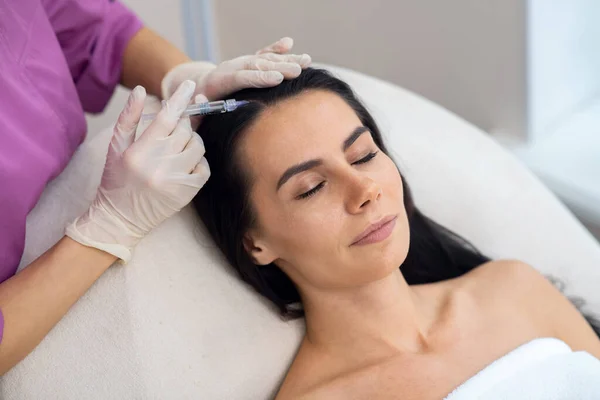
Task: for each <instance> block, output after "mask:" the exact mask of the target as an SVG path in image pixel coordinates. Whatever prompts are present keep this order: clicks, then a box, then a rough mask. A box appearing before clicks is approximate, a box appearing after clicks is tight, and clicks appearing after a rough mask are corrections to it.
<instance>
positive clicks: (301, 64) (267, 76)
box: [161, 37, 311, 102]
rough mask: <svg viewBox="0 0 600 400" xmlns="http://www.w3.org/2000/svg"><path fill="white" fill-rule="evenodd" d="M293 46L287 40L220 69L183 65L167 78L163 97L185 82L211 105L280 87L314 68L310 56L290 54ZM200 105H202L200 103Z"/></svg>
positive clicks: (210, 64)
mask: <svg viewBox="0 0 600 400" xmlns="http://www.w3.org/2000/svg"><path fill="white" fill-rule="evenodd" d="M293 45H294V41H293V40H292V39H291V38H288V37H286V38H283V39H280V40H278V41H277V42H275V43H273V44H271V45H270V46H267V47H265V48H263V49H261V50H259V51H258V52H256V54H255V55H248V56H241V57H238V58H234V59H233V60H229V61H224V62H222V63H221V64H219V65H214V64H212V63H209V62H189V63H185V64H180V65H178V66H176V67H175V68H173V69H172V70H171V71H169V72H168V73H167V74H166V75H165V77H164V78H163V80H162V84H161V91H162V96H163V98H167V97H169V96H170V95H171V93H172V92H173V91H174V90H175V88H176V87H177V86H178V85H179V83H180V82H181V81H183V80H184V79H190V80H193V81H195V82H196V92H195V94H200V93H202V94H204V95H205V96H206V97H207V98H208V100H210V101H213V100H222V99H225V97H226V96H227V95H229V94H231V93H233V92H237V91H238V90H241V89H245V88H250V87H257V88H260V87H271V86H276V85H278V84H280V83H281V82H282V81H283V80H284V79H293V78H296V77H297V76H298V75H300V72H302V69H303V68H306V67H308V66H309V65H310V62H311V59H310V56H309V55H308V54H302V55H295V54H286V53H288V52H289V51H290V50H291V48H292V46H293ZM196 102H199V101H198V100H197V99H196Z"/></svg>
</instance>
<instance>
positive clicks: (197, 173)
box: [189, 157, 210, 187]
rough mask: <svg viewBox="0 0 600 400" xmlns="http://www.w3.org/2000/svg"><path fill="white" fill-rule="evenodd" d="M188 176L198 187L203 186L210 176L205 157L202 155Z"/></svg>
mask: <svg viewBox="0 0 600 400" xmlns="http://www.w3.org/2000/svg"><path fill="white" fill-rule="evenodd" d="M189 176H190V178H191V179H192V180H193V182H194V183H196V184H197V185H198V187H202V186H204V184H205V183H206V181H208V178H210V167H209V166H208V161H207V160H206V157H202V158H201V159H200V162H199V163H198V164H197V165H196V167H195V168H194V169H193V171H192V173H191V174H190V175H189Z"/></svg>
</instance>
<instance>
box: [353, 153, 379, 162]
mask: <svg viewBox="0 0 600 400" xmlns="http://www.w3.org/2000/svg"><path fill="white" fill-rule="evenodd" d="M377 153H379V152H378V151H374V152H372V153H369V154H367V155H366V156H365V157H363V158H361V159H360V160H358V161H355V162H353V163H352V165H357V164H365V163H368V162H369V161H371V160H372V159H374V158H375V156H376V155H377Z"/></svg>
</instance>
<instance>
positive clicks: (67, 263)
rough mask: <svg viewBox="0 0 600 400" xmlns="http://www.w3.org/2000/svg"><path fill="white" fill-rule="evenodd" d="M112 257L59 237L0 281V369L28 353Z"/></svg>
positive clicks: (105, 267) (0, 371)
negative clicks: (0, 324)
mask: <svg viewBox="0 0 600 400" xmlns="http://www.w3.org/2000/svg"><path fill="white" fill-rule="evenodd" d="M115 261H116V257H114V256H112V255H110V254H108V253H105V252H102V251H100V250H97V249H95V248H91V247H86V246H83V245H81V244H79V243H77V242H75V241H74V240H72V239H70V238H68V237H64V238H62V239H61V240H60V241H59V242H58V243H57V244H56V245H54V246H53V247H52V248H51V249H50V250H48V251H47V252H46V253H44V254H43V255H42V256H40V257H39V258H38V259H37V260H35V261H34V262H33V263H31V264H30V265H29V266H28V267H27V268H25V269H24V270H22V271H21V272H19V273H18V274H17V275H15V276H14V277H12V278H10V279H8V280H6V281H5V282H3V283H2V284H0V309H1V310H2V313H3V315H4V337H3V339H2V343H0V374H4V373H5V372H7V371H8V370H9V369H10V368H12V367H13V366H14V365H15V364H17V363H18V362H19V361H21V360H22V359H23V358H24V357H25V356H26V355H27V354H29V353H30V352H31V351H32V350H33V349H34V348H35V347H36V346H37V345H38V344H39V343H40V341H41V340H42V339H43V338H44V337H45V336H46V335H47V334H48V332H49V331H50V330H51V329H52V328H53V327H54V325H56V323H57V322H58V321H59V320H60V319H61V318H62V317H63V316H64V315H65V314H66V313H67V311H68V310H69V308H70V307H71V306H72V305H73V304H75V302H76V301H77V300H78V299H79V298H80V297H81V296H82V295H83V294H84V293H85V292H86V291H87V290H88V289H89V288H90V287H91V286H92V284H93V283H94V282H95V281H96V280H97V279H98V278H99V277H100V276H101V275H102V274H103V273H104V271H106V270H107V269H108V268H109V267H110V265H111V264H112V263H113V262H115Z"/></svg>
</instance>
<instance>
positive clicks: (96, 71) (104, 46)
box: [43, 0, 142, 113]
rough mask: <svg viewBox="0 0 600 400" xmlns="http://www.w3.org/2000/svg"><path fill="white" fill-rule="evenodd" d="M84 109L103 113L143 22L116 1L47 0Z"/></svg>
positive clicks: (46, 6)
mask: <svg viewBox="0 0 600 400" xmlns="http://www.w3.org/2000/svg"><path fill="white" fill-rule="evenodd" d="M43 4H44V8H45V9H46V13H47V15H48V18H49V20H50V22H51V24H52V27H53V29H54V32H55V33H56V36H57V38H58V41H59V43H60V46H61V48H62V50H63V53H64V55H65V59H66V60H67V63H68V64H69V65H68V66H69V70H70V71H71V76H72V77H73V81H74V82H75V86H76V88H77V93H78V95H79V99H80V101H81V104H82V105H83V109H84V110H85V111H87V112H91V113H98V112H101V111H102V110H103V109H104V107H105V106H106V104H107V103H108V101H109V100H110V98H111V97H112V94H113V92H114V89H115V86H116V85H117V84H118V83H119V80H120V77H121V72H122V61H123V59H122V57H123V53H124V52H125V48H126V46H127V43H128V42H129V40H130V39H131V38H132V37H133V35H134V34H135V33H136V32H137V31H139V30H140V28H141V27H142V22H141V21H140V19H139V18H138V17H137V16H135V15H134V14H133V13H132V12H131V11H130V10H129V9H127V8H126V7H125V6H124V5H123V4H121V3H119V2H118V1H112V0H45V1H43Z"/></svg>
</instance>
